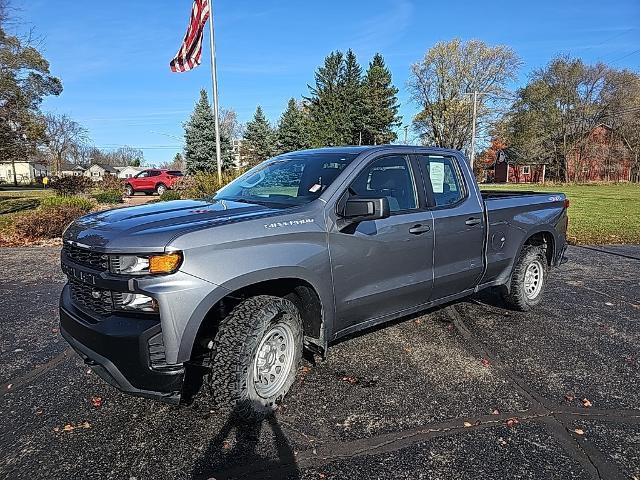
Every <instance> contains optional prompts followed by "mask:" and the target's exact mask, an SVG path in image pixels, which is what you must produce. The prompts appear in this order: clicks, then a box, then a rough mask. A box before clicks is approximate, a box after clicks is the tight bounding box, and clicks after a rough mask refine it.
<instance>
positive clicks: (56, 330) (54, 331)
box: [51, 328, 59, 333]
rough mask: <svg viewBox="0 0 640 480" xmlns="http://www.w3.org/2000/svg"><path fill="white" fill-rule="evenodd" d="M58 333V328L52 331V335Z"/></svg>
mask: <svg viewBox="0 0 640 480" xmlns="http://www.w3.org/2000/svg"><path fill="white" fill-rule="evenodd" d="M58 331H59V330H58V329H57V328H52V329H51V333H58Z"/></svg>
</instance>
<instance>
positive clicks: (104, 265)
mask: <svg viewBox="0 0 640 480" xmlns="http://www.w3.org/2000/svg"><path fill="white" fill-rule="evenodd" d="M63 251H64V252H65V254H66V255H67V257H68V258H70V259H71V260H72V261H74V262H75V263H78V264H80V265H84V266H85V267H90V268H92V269H94V270H99V271H102V272H104V271H107V270H108V269H109V255H107V254H105V253H99V252H92V251H91V250H89V249H87V248H82V247H76V246H74V245H69V244H68V243H66V244H65V245H64V247H63Z"/></svg>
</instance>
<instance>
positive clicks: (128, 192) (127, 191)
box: [124, 183, 135, 197]
mask: <svg viewBox="0 0 640 480" xmlns="http://www.w3.org/2000/svg"><path fill="white" fill-rule="evenodd" d="M124 193H125V194H126V195H127V197H132V196H133V194H134V193H135V191H134V190H133V187H132V186H131V185H129V184H128V183H127V186H126V187H124Z"/></svg>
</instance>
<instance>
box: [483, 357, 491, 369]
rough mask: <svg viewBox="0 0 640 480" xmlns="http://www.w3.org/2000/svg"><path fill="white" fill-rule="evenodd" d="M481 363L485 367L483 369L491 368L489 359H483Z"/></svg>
mask: <svg viewBox="0 0 640 480" xmlns="http://www.w3.org/2000/svg"><path fill="white" fill-rule="evenodd" d="M481 363H482V366H483V367H490V366H491V362H490V361H489V359H488V358H483V359H482V360H481Z"/></svg>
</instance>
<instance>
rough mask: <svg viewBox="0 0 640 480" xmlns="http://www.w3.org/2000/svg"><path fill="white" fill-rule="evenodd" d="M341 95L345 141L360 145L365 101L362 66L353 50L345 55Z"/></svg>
mask: <svg viewBox="0 0 640 480" xmlns="http://www.w3.org/2000/svg"><path fill="white" fill-rule="evenodd" d="M340 84H341V89H340V95H341V100H342V112H343V114H344V122H343V125H342V127H343V129H342V139H343V143H345V144H347V145H349V144H351V145H359V144H360V143H361V137H360V136H361V134H362V131H363V128H364V101H363V88H362V68H361V67H360V65H358V60H357V59H356V55H355V53H353V50H351V49H349V50H347V54H346V55H345V66H344V75H343V77H342V79H341V82H340Z"/></svg>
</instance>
